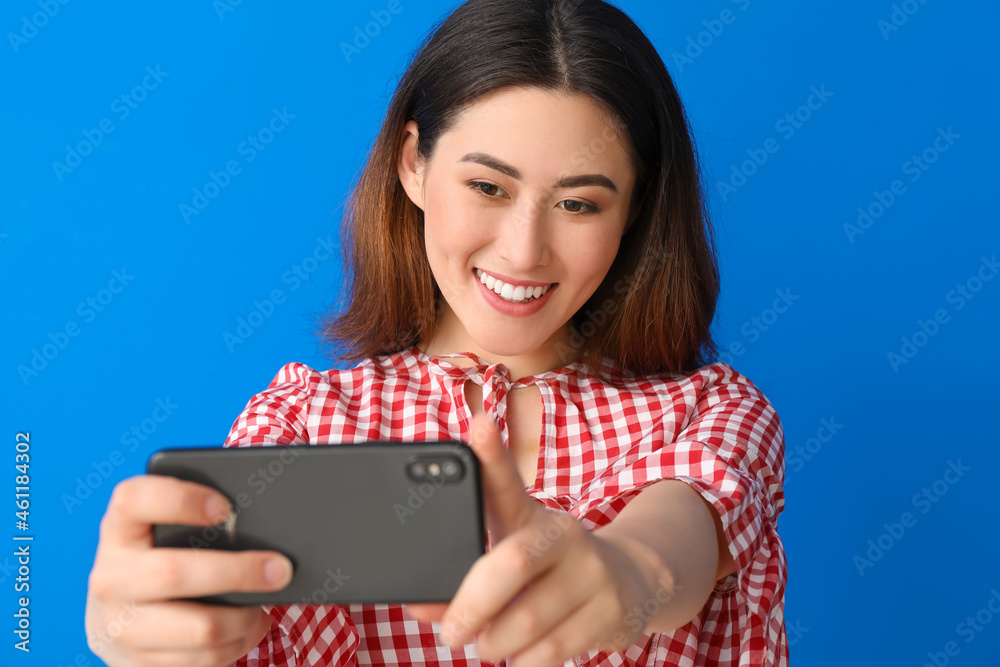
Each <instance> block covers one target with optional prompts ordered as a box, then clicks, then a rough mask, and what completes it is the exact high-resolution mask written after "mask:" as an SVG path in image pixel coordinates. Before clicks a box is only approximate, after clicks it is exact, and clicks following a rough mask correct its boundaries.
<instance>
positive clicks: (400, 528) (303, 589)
mask: <svg viewBox="0 0 1000 667" xmlns="http://www.w3.org/2000/svg"><path fill="white" fill-rule="evenodd" d="M446 461H450V462H452V463H449V464H447V467H445V462H446ZM435 462H436V463H438V464H439V467H438V469H437V472H438V474H437V475H436V476H434V475H433V474H431V473H432V472H433V471H434V470H435V469H434V468H430V471H431V472H427V468H428V466H430V465H431V464H432V463H435ZM419 463H423V464H424V469H425V472H424V475H423V476H420V475H419V474H418V473H419V472H420V471H419V469H418V468H419V465H418V466H417V467H414V465H413V464H419ZM455 464H457V465H458V466H459V471H458V474H457V475H454V476H453V477H454V478H453V479H451V478H447V477H446V476H445V475H444V474H442V473H441V472H440V471H441V470H447V471H449V472H452V473H453V472H454V470H455V469H454V465H455ZM146 471H147V473H150V474H156V475H169V476H173V477H177V478H180V479H184V480H188V481H192V482H197V483H200V484H204V485H206V486H210V487H213V488H215V489H218V490H219V491H221V492H222V493H223V494H224V495H225V496H226V497H227V498H228V499H229V501H230V503H232V506H233V508H234V510H235V515H236V516H235V521H234V522H233V521H230V522H228V523H224V524H219V525H218V526H189V525H176V524H154V525H153V542H154V545H155V546H157V547H188V548H208V549H222V550H228V551H237V550H245V549H268V550H275V551H280V552H281V553H283V554H285V555H286V556H288V557H289V559H290V560H291V561H292V565H293V566H294V574H293V577H292V581H291V582H290V583H289V585H288V586H287V587H285V588H284V589H282V590H280V591H275V592H259V593H258V592H230V593H225V594H220V595H213V596H206V597H201V598H194V599H195V600H197V601H198V602H206V603H212V604H230V605H260V604H325V603H329V604H344V603H405V602H447V601H449V600H451V598H452V597H453V596H454V594H455V592H456V591H457V590H458V586H459V584H460V583H461V582H462V579H463V578H464V577H465V575H466V573H467V572H468V571H469V569H470V568H471V567H472V565H473V563H474V562H475V561H476V559H477V558H479V556H481V555H482V554H483V553H485V551H486V534H485V527H484V525H483V508H482V491H481V484H480V470H479V461H478V459H477V458H476V456H475V454H474V453H473V451H472V450H471V449H470V448H469V447H468V446H467V445H465V444H464V443H461V442H457V441H455V442H417V443H401V442H394V443H390V442H366V443H359V444H345V445H276V446H271V445H265V446H252V447H231V448H222V447H211V448H190V449H166V450H161V451H159V452H156V453H154V454H153V455H152V456H151V457H150V459H149V462H148V464H147V468H146Z"/></svg>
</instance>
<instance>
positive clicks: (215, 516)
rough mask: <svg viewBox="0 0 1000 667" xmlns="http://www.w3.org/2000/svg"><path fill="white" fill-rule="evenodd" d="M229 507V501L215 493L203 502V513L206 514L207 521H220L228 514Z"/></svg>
mask: <svg viewBox="0 0 1000 667" xmlns="http://www.w3.org/2000/svg"><path fill="white" fill-rule="evenodd" d="M230 510H231V508H230V506H229V501H227V500H224V499H222V498H220V497H219V496H216V495H211V496H209V497H208V500H207V501H206V502H205V514H206V516H208V520H209V521H214V522H215V523H222V522H223V521H225V520H226V517H227V516H229V512H230Z"/></svg>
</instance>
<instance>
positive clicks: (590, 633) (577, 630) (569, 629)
mask: <svg viewBox="0 0 1000 667" xmlns="http://www.w3.org/2000/svg"><path fill="white" fill-rule="evenodd" d="M608 607H611V605H609V604H608V603H607V601H606V600H601V599H600V598H596V597H595V598H591V599H590V600H587V601H585V602H584V604H583V605H581V606H580V607H579V608H577V609H576V610H575V611H574V612H573V613H572V614H570V615H569V616H568V617H566V618H565V619H564V620H563V621H562V622H561V623H559V624H558V625H556V626H555V627H554V628H552V629H550V630H549V632H548V633H547V634H546V635H545V636H544V637H543V638H541V639H539V640H538V641H535V642H534V643H532V644H531V645H530V646H529V647H528V648H526V649H524V650H523V651H521V652H520V653H514V654H513V655H512V656H510V658H509V660H508V662H513V663H514V664H515V665H517V664H521V663H523V664H526V665H561V664H562V663H564V662H566V661H567V660H572V659H573V658H575V657H577V656H579V655H581V654H582V653H586V652H588V651H590V650H591V649H593V648H600V650H602V651H619V650H621V649H624V648H627V647H628V646H629V645H630V644H632V641H630V639H631V637H629V636H628V635H626V634H625V631H624V630H622V631H619V630H617V628H618V626H619V623H621V622H622V619H621V618H616V617H615V616H609V615H608V610H607V608H608ZM609 637H612V638H615V643H612V642H611V641H609V640H603V641H602V638H609Z"/></svg>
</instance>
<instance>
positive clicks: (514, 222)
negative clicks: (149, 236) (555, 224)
mask: <svg viewBox="0 0 1000 667" xmlns="http://www.w3.org/2000/svg"><path fill="white" fill-rule="evenodd" d="M545 216H546V209H545V207H544V206H542V205H541V204H540V203H539V202H538V201H534V200H531V199H528V198H525V199H524V200H523V201H522V202H518V204H517V205H516V206H514V207H512V208H511V209H510V210H509V211H508V214H507V215H505V216H504V218H503V221H502V223H501V225H500V228H499V230H498V232H497V239H496V251H497V254H498V255H499V256H500V257H501V258H502V259H505V260H506V261H507V263H508V266H509V267H510V268H511V270H512V271H516V272H521V273H528V272H530V271H531V270H532V269H534V268H536V267H538V266H544V265H545V264H548V262H549V259H550V249H549V240H548V234H547V229H546V225H545Z"/></svg>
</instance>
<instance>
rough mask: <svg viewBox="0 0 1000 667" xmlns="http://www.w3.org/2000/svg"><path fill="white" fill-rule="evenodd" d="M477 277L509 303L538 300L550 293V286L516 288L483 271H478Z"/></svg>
mask: <svg viewBox="0 0 1000 667" xmlns="http://www.w3.org/2000/svg"><path fill="white" fill-rule="evenodd" d="M476 275H477V276H479V281H480V282H481V283H483V284H484V285H486V286H487V287H488V288H490V289H491V290H493V291H494V292H496V293H497V294H498V295H500V297H501V298H504V299H506V300H508V301H519V302H521V303H524V302H526V301H528V300H530V299H537V298H538V297H540V296H542V295H543V294H545V293H546V292H547V291H549V287H548V286H546V287H543V286H541V285H539V286H537V287H524V286H523V285H519V286H517V287H514V286H513V285H508V284H506V283H504V282H503V281H501V280H499V279H497V278H494V277H493V276H491V275H490V274H488V273H486V272H485V271H483V270H482V269H476Z"/></svg>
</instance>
